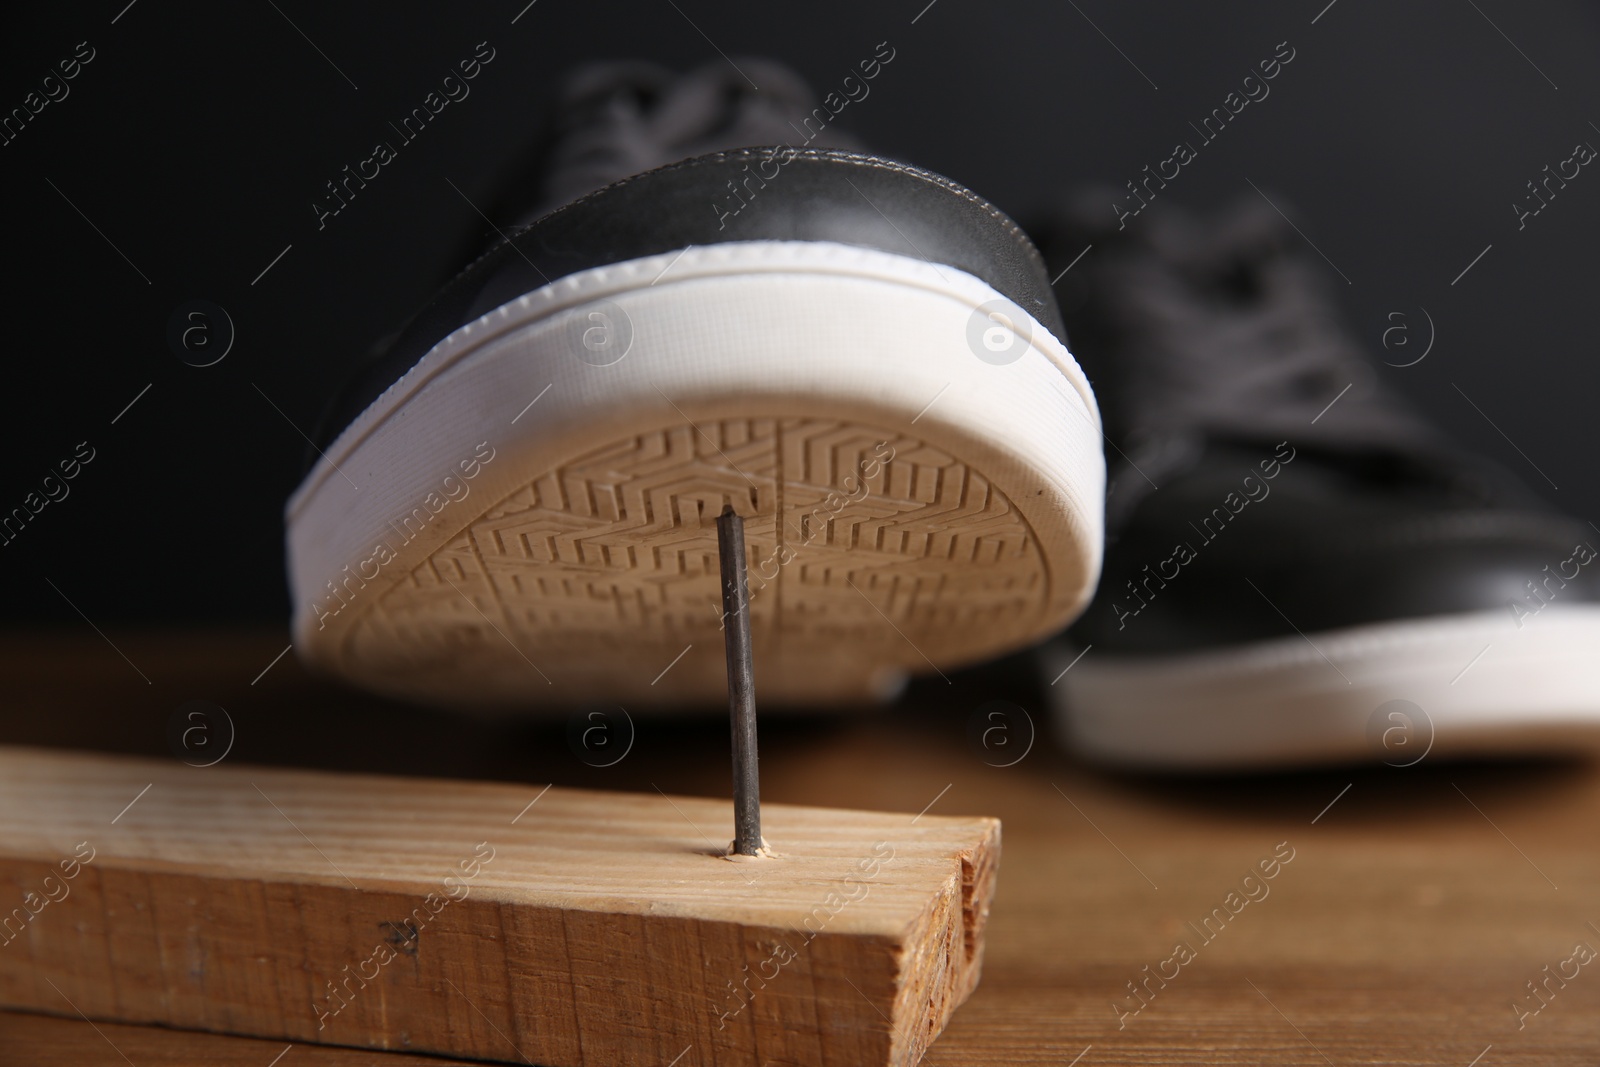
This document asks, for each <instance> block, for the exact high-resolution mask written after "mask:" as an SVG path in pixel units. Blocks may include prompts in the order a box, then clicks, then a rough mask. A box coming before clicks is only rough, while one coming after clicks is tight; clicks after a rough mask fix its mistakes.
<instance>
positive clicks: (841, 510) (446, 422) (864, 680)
mask: <svg viewBox="0 0 1600 1067" xmlns="http://www.w3.org/2000/svg"><path fill="white" fill-rule="evenodd" d="M997 302H998V303H997ZM997 307H998V308H1001V309H1002V313H1003V318H1002V319H998V320H996V319H990V318H989V317H988V312H989V311H992V310H994V309H995V308H997ZM999 322H1009V323H1010V324H1011V326H1012V327H1014V329H1013V330H1012V331H1011V332H1009V333H1008V332H1005V331H1002V332H1001V333H999V334H994V333H990V332H986V331H992V330H993V329H994V328H995V325H996V323H999ZM985 339H987V340H989V341H991V342H993V343H994V344H993V345H992V346H991V350H985V351H990V352H991V354H990V355H986V357H985V358H980V355H979V351H980V350H981V349H982V348H983V345H982V342H983V341H984V340H985ZM994 347H998V348H999V349H1000V350H1001V352H1002V355H1001V356H1000V357H998V358H995V357H993V356H992V348H994ZM1100 441H1101V437H1100V423H1099V416H1098V412H1097V411H1096V408H1095V404H1094V399H1093V395H1092V393H1091V391H1090V389H1089V386H1088V384H1087V382H1086V380H1085V379H1084V377H1083V375H1082V373H1081V371H1080V370H1079V369H1078V366H1077V364H1076V362H1075V361H1073V359H1072V357H1071V355H1070V354H1068V352H1067V351H1066V349H1065V348H1063V347H1062V345H1061V344H1060V343H1059V342H1058V341H1057V340H1056V338H1054V337H1053V336H1051V335H1050V334H1049V333H1048V331H1046V330H1045V329H1044V328H1043V327H1042V326H1040V325H1039V324H1038V323H1037V322H1035V321H1033V320H1032V319H1031V317H1029V316H1028V315H1027V314H1026V312H1024V311H1022V309H1020V308H1017V307H1016V306H1015V305H1013V304H1011V303H1010V302H1009V301H1006V300H1004V298H1002V297H1001V296H1000V295H999V294H998V293H997V292H996V291H995V290H993V289H992V288H991V287H989V286H988V285H986V284H985V283H983V282H982V281H980V280H978V279H977V278H974V277H972V276H970V275H968V274H965V273H963V272H961V271H959V270H956V269H954V268H951V267H948V266H938V265H934V264H930V263H925V262H922V261H919V260H915V259H910V258H907V257H903V256H896V255H891V254H888V253H883V252H877V251H871V250H866V249H861V248H856V247H853V246H846V245H838V244H832V243H825V242H748V243H737V244H723V245H715V246H708V247H691V248H688V249H684V250H682V251H679V252H677V253H674V254H667V255H661V256H652V257H649V258H646V259H641V260H635V261H630V262H626V263H619V264H615V265H613V266H609V267H606V268H602V269H596V270H591V271H585V272H583V273H581V274H577V275H573V276H570V277H567V278H563V279H560V280H559V281H557V282H556V283H554V284H553V285H549V286H546V287H544V288H542V289H540V290H537V291H535V292H532V293H529V294H527V295H526V296H523V297H521V298H519V299H518V300H515V301H512V302H511V303H509V304H506V305H504V306H502V307H500V308H498V309H496V310H495V311H493V312H491V313H490V314H488V315H485V316H484V317H483V318H481V319H479V320H477V321H476V322H473V323H471V324H469V325H467V326H464V327H462V328H461V329H459V330H457V331H456V332H455V333H453V334H451V335H450V336H449V337H448V338H446V339H445V340H443V341H441V342H440V343H439V344H438V345H436V346H435V347H434V348H433V350H431V351H430V352H429V353H428V354H427V355H426V356H425V357H424V358H423V359H422V360H421V361H420V362H419V363H418V365H417V366H416V367H415V368H413V369H412V370H411V371H409V372H408V373H407V374H406V375H405V376H404V377H402V378H401V379H400V380H399V381H398V382H396V383H395V384H394V385H393V386H392V387H391V388H390V389H389V390H388V391H387V392H386V393H385V394H384V395H383V396H382V397H380V398H379V399H378V400H377V401H375V402H374V403H373V404H372V405H371V406H370V407H369V408H368V410H367V411H366V412H364V413H363V414H362V415H361V416H360V417H359V418H358V419H356V420H355V421H354V422H353V423H352V424H351V425H350V426H349V427H348V428H347V429H346V430H345V431H344V433H343V434H341V435H340V437H339V438H338V439H337V440H336V441H335V442H334V443H333V444H332V446H330V447H329V449H328V450H327V457H326V461H325V462H319V463H318V465H317V467H316V468H315V469H314V470H313V471H312V473H311V474H310V475H308V476H307V479H306V481H305V483H304V484H303V485H302V486H301V488H300V490H299V491H298V492H297V493H296V495H295V496H294V498H293V499H291V501H290V503H289V508H288V523H289V543H290V577H291V587H292V591H293V594H294V598H295V605H296V614H295V622H294V635H295V644H296V647H297V649H298V650H299V651H300V653H301V654H302V656H304V657H306V658H307V659H308V660H310V661H311V662H312V663H313V664H315V665H317V666H319V667H321V668H323V669H325V670H328V671H330V672H332V673H335V674H338V675H341V676H344V677H345V678H347V679H349V680H351V681H354V682H356V683H358V684H361V685H363V686H366V687H369V688H372V689H376V690H379V691H382V692H385V693H389V694H392V695H395V696H400V697H403V698H408V699H414V700H421V701H428V702H434V703H444V704H451V705H462V706H475V707H489V708H493V707H499V708H507V709H532V708H537V707H538V706H540V705H542V704H549V705H566V704H571V703H573V702H591V701H606V702H614V703H620V704H622V705H623V706H624V707H640V708H643V707H649V706H662V705H684V704H715V703H716V702H718V701H720V700H722V699H723V698H724V693H725V685H726V670H725V665H724V661H723V647H722V646H723V634H722V631H721V622H722V619H721V606H720V584H719V580H718V575H717V562H716V560H717V550H716V533H715V525H714V519H715V517H716V516H717V515H718V514H719V513H720V512H721V510H722V508H723V506H724V505H725V504H732V505H733V507H734V508H735V510H736V511H738V512H739V513H740V514H741V515H743V516H744V517H745V528H746V535H747V541H748V563H749V570H750V584H751V589H752V599H751V605H750V618H751V624H752V627H753V631H754V644H755V655H756V686H757V695H758V698H759V699H761V700H762V701H763V702H764V703H767V704H786V705H793V706H804V705H819V704H827V703H832V702H837V701H841V700H844V701H861V700H867V699H872V698H874V697H878V696H882V695H884V694H886V693H888V692H891V691H892V690H893V689H894V688H895V687H896V686H897V685H898V684H899V682H900V681H901V680H902V679H903V678H904V676H905V675H906V674H907V673H916V672H940V673H943V672H945V671H948V670H950V669H953V668H955V667H957V666H960V665H962V664H965V663H970V662H974V661H978V660H982V659H985V658H989V657H991V656H994V655H997V654H1000V653H1003V652H1006V651H1009V650H1012V649H1015V648H1018V647H1022V646H1024V645H1026V644H1029V643H1031V642H1033V641H1036V640H1038V639H1040V638H1042V637H1045V636H1047V635H1049V634H1051V633H1053V632H1056V631H1058V630H1059V629H1060V628H1061V627H1062V626H1064V625H1065V624H1066V623H1067V622H1069V621H1070V620H1071V619H1072V618H1073V617H1075V616H1076V615H1077V613H1078V612H1079V611H1080V610H1081V609H1082V607H1083V605H1084V604H1085V602H1086V601H1087V598H1088V596H1089V594H1090V593H1091V591H1092V589H1093V586H1094V582H1095V579H1096V576H1097V574H1098V569H1099V562H1100V542H1101V500H1102V493H1103V485H1104V481H1103V479H1104V466H1103V460H1102V456H1101V450H1100Z"/></svg>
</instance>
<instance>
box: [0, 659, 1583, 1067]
mask: <svg viewBox="0 0 1600 1067" xmlns="http://www.w3.org/2000/svg"><path fill="white" fill-rule="evenodd" d="M109 636H110V638H111V640H112V641H114V642H115V644H116V648H115V649H113V648H112V647H110V646H109V645H108V644H107V643H106V642H105V641H103V640H102V639H101V638H100V637H98V636H97V635H95V634H93V633H87V634H86V635H85V634H79V633H76V632H74V633H67V634H50V635H42V636H41V635H22V634H14V635H9V636H8V637H7V639H6V640H5V641H4V642H3V644H0V648H3V651H0V678H3V679H4V687H5V691H6V697H5V700H4V703H3V704H0V743H20V744H42V745H53V746H59V747H77V748H89V749H95V750H99V751H108V752H127V753H137V754H144V755H170V754H171V750H170V747H169V740H168V735H169V730H168V727H169V723H170V721H171V720H172V718H173V716H174V714H175V713H177V712H178V709H179V708H180V707H183V706H184V705H185V702H187V701H191V700H204V701H211V702H214V703H215V704H216V705H219V706H221V707H223V708H225V709H226V711H227V714H228V718H229V719H230V720H231V722H232V726H233V730H234V743H233V747H232V750H231V751H230V752H229V753H228V755H227V757H226V758H227V759H228V760H229V761H230V762H238V763H263V764H278V765H291V766H304V767H319V768H327V769H346V770H361V771H381V772H386V773H396V774H414V775H429V776H445V777H457V778H482V779H493V780H502V781H525V782H531V783H537V784H541V785H542V784H543V783H545V782H555V783H557V784H564V785H574V786H582V787H586V788H601V789H624V790H650V789H652V788H654V787H659V788H661V789H662V790H664V791H666V792H668V793H686V794H700V795H708V796H716V795H725V794H726V791H727V788H728V780H729V757H728V747H727V745H728V742H727V736H726V728H725V726H724V723H723V721H722V720H721V719H720V718H719V717H717V716H711V717H709V718H707V719H704V720H697V721H688V722H685V721H682V720H671V721H664V720H661V719H656V718H650V717H647V716H642V715H636V716H634V720H633V722H634V726H635V729H636V737H635V740H634V744H633V748H632V750H631V751H630V752H629V753H628V755H627V757H626V758H624V759H623V760H622V761H621V762H619V763H617V764H616V765H614V766H611V767H607V768H597V767H590V766H588V765H586V764H584V763H582V762H580V761H579V759H578V758H577V757H576V756H575V755H574V754H573V752H572V750H571V749H570V748H569V746H568V743H567V739H566V721H565V718H560V719H556V720H546V721H543V722H538V721H533V722H517V721H511V722H506V721H500V722H495V721H488V722H485V721H480V720H475V719H469V718H461V717H458V716H454V715H450V714H447V713H444V712H440V711H434V710H430V709H422V708H410V707H405V706H402V705H396V704H392V703H387V702H383V701H379V700H375V699H372V698H368V697H365V696H362V695H360V694H354V693H350V692H348V691H346V690H343V689H341V688H339V687H337V686H335V685H333V684H331V683H328V682H326V681H322V680H319V679H315V678H312V677H309V676H307V675H306V674H305V673H304V672H303V671H302V670H301V669H300V667H299V666H298V664H297V663H296V662H295V660H294V657H293V656H292V655H289V656H285V657H284V658H283V659H282V660H279V661H277V662H276V663H275V664H274V665H273V666H271V668H270V670H267V671H266V673H265V674H262V673H261V672H262V670H263V668H265V667H267V666H268V664H269V663H270V662H272V660H273V657H274V656H276V655H277V654H278V652H279V651H281V650H282V648H283V646H284V645H285V644H286V639H285V638H284V637H283V636H281V635H280V634H275V633H262V632H259V631H255V632H242V631H241V632H228V631H217V632H211V633H165V634H160V633H140V634H134V633H122V632H116V631H113V632H111V633H110V635H109ZM119 650H120V652H119ZM124 656H125V657H126V659H124V658H123V657H124ZM758 678H759V676H758ZM146 679H148V681H146ZM252 679H255V681H254V682H253V683H252ZM992 700H1006V701H1010V702H1012V703H1013V704H1015V705H1017V706H1019V707H1021V708H1022V709H1024V710H1025V711H1026V712H1027V713H1028V714H1029V716H1030V717H1031V720H1032V722H1033V724H1034V725H1035V726H1036V727H1037V737H1036V739H1035V743H1034V744H1033V747H1032V748H1031V750H1028V751H1027V754H1026V756H1024V757H1023V758H1021V759H1020V760H1018V761H1017V762H1016V763H1014V764H1013V765H1011V766H1004V767H1001V766H993V765H992V764H996V763H1002V762H1007V761H1009V760H1011V759H1013V758H1015V756H1016V755H1017V754H1020V753H1021V752H1023V751H1024V744H1025V742H1026V737H1025V736H1024V735H1025V733H1026V729H1027V725H1026V722H1024V721H1023V720H1020V719H1016V720H1014V721H1013V725H1012V727H1011V731H1012V733H1011V735H1009V739H1010V742H1011V744H1010V747H1008V748H1005V749H1002V748H999V747H993V748H989V749H985V748H984V747H983V746H982V745H981V744H979V743H978V742H977V741H976V740H975V738H974V734H975V731H973V730H972V729H971V728H970V727H971V723H972V720H973V717H974V716H975V715H977V714H978V713H979V710H980V709H981V708H985V706H986V705H987V703H988V702H989V701H992ZM1045 708H1046V705H1045V701H1044V698H1043V696H1042V695H1041V694H1040V693H1039V692H1038V691H1037V690H1036V689H1035V688H1034V687H1033V685H1031V684H1030V683H1029V682H1028V680H1027V679H1026V678H1025V677H1024V675H1023V672H1021V671H1019V670H1015V669H1011V670H1008V669H1006V668H1005V667H998V668H992V669H990V670H988V671H986V672H984V673H983V674H981V675H979V674H968V675H960V676H956V677H955V678H954V679H953V682H952V684H950V685H945V684H944V683H942V682H940V681H939V680H938V679H935V680H934V681H933V682H932V683H931V684H927V683H919V684H918V685H917V686H915V687H914V688H913V691H912V692H911V693H910V694H909V695H908V697H907V698H906V699H905V700H904V701H902V703H901V704H900V705H899V706H898V707H896V708H895V709H893V710H890V711H887V712H875V713H868V714H861V715H857V716H853V717H850V718H843V719H841V718H839V717H837V716H829V717H817V718H811V719H805V718H801V719H793V718H791V719H780V718H778V717H776V716H768V717H767V718H766V719H764V721H763V726H762V730H763V732H762V737H761V745H762V747H761V754H762V792H763V797H764V798H765V799H767V800H772V801H788V802H793V803H801V804H817V805H827V806H834V807H845V808H870V809H883V810H895V811H904V812H909V813H916V812H919V811H921V810H923V809H925V808H926V809H928V810H931V811H934V812H938V813H941V814H974V815H994V816H998V817H999V818H1001V819H1002V820H1003V822H1004V856H1003V859H1002V862H1001V867H1000V880H999V891H998V895H997V898H996V900H995V905H994V910H993V913H992V916H991V920H990V925H989V938H988V950H987V957H986V962H985V967H984V975H983V981H982V984H981V985H980V986H979V988H978V991H977V993H976V994H974V995H973V997H972V999H971V1000H970V1001H969V1002H968V1003H967V1004H966V1005H965V1006H964V1007H963V1008H961V1009H960V1010H959V1011H958V1012H957V1013H956V1016H955V1019H954V1021H953V1022H952V1023H951V1025H950V1027H949V1028H948V1029H947V1030H946V1032H945V1034H944V1036H943V1037H941V1038H940V1039H939V1040H938V1041H937V1042H936V1043H935V1044H934V1046H933V1047H932V1049H931V1051H930V1052H929V1054H928V1056H927V1058H926V1059H925V1060H924V1063H928V1064H934V1065H939V1067H999V1065H1007V1067H1011V1065H1034V1064H1038V1065H1046V1064H1048V1065H1051V1067H1069V1065H1073V1064H1078V1065H1081V1067H1103V1065H1109V1064H1130V1065H1131V1064H1213V1063H1228V1064H1273V1065H1280V1064H1329V1065H1337V1067H1344V1065H1346V1064H1358V1063H1360V1064H1376V1063H1384V1064H1446V1065H1456V1067H1473V1065H1476V1067H1495V1065H1498V1064H1510V1063H1516V1064H1527V1065H1535V1064H1571V1065H1586V1067H1589V1065H1593V1064H1596V1063H1597V1062H1600V956H1597V955H1596V953H1597V952H1600V848H1597V845H1600V768H1597V767H1596V766H1594V765H1592V764H1589V763H1585V762H1581V761H1574V762H1539V763H1529V762H1521V763H1512V764H1498V765H1496V764H1447V763H1442V762H1431V761H1429V760H1427V759H1424V760H1423V761H1422V762H1420V763H1419V764H1417V765H1415V766H1412V767H1407V768H1391V767H1378V768H1375V769H1371V770H1363V771H1327V772H1316V773H1306V774H1296V775H1275V776H1251V777H1236V778H1221V779H1216V778H1201V779H1143V778H1136V777H1129V776H1115V775H1107V774H1103V773H1100V772H1097V771H1095V770H1093V769H1092V768H1088V767H1085V766H1083V765H1080V764H1078V763H1076V762H1075V761H1074V760H1073V759H1072V758H1071V757H1069V756H1067V755H1065V754H1063V753H1062V752H1061V750H1060V749H1059V748H1058V746H1057V745H1056V744H1055V743H1054V740H1053V737H1052V733H1051V729H1050V723H1049V719H1048V715H1047V713H1046V710H1045ZM216 722H217V723H218V724H220V722H221V720H220V719H217V720H216ZM215 728H216V729H217V731H218V739H219V740H220V739H221V733H222V731H223V730H224V729H225V727H224V726H222V725H217V726H216V727H215ZM990 740H991V741H995V740H998V738H995V737H991V739H990ZM212 751H216V750H215V749H213V750H212ZM195 773H204V771H203V770H197V771H196V772H195ZM1264 872H1266V873H1270V875H1271V877H1270V878H1269V877H1266V876H1265V873H1264ZM1208 918H1209V922H1208V921H1207V920H1208ZM1591 960H1592V961H1594V962H1595V965H1590V962H1591ZM1530 983H1531V984H1532V986H1530ZM1130 984H1131V985H1132V986H1133V987H1137V988H1138V989H1139V991H1140V993H1142V996H1140V995H1136V994H1135V993H1134V992H1132V991H1130ZM1532 987H1536V988H1537V989H1538V994H1539V995H1536V994H1535V993H1534V992H1533V991H1531V988H1532ZM280 1056H281V1058H278V1057H280ZM449 1062H455V1061H449V1060H441V1059H436V1058H424V1057H413V1056H407V1055H402V1054H397V1053H380V1052H367V1051H359V1050H350V1049H331V1048H318V1047H314V1046H309V1045H293V1046H287V1045H286V1044H285V1043H284V1042H273V1041H258V1040H251V1039H245V1038H237V1037H227V1036H220V1035H212V1034H188V1033H179V1032H175V1031H166V1030H159V1029H154V1028H143V1027H130V1026H116V1025H109V1024H95V1023H90V1022H88V1021H85V1020H83V1019H81V1018H79V1017H78V1016H77V1015H76V1014H75V1012H74V1011H73V1009H72V1007H71V1005H69V1004H67V1003H65V1002H63V1004H62V1005H61V1014H60V1016H59V1017H50V1016H42V1015H25V1014H15V1013H13V1014H6V1013H0V1064H4V1065H6V1067H13V1065H15V1067H35V1065H38V1067H44V1065H52V1067H53V1065H68V1064H70V1065H73V1067H101V1065H104V1067H124V1065H127V1064H132V1065H134V1067H159V1065H173V1067H191V1065H192V1067H201V1065H205V1067H234V1065H238V1067H274V1065H276V1067H311V1065H325V1067H412V1065H415V1067H422V1065H425V1064H432V1065H439V1064H444V1063H449ZM679 1067H692V1065H691V1064H689V1063H688V1062H685V1063H684V1064H682V1065H679Z"/></svg>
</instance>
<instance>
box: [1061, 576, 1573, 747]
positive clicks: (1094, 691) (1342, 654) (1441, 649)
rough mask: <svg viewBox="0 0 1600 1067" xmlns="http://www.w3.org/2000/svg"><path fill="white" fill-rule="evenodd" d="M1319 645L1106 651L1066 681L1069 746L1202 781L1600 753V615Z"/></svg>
mask: <svg viewBox="0 0 1600 1067" xmlns="http://www.w3.org/2000/svg"><path fill="white" fill-rule="evenodd" d="M1307 636H1308V637H1309V641H1308V640H1307V639H1306V638H1301V637H1292V638H1285V639H1281V640H1273V641H1264V642H1259V643H1256V644H1251V645H1248V646H1243V647H1237V648H1232V649H1228V650H1225V651H1217V652H1207V653H1198V654H1191V655H1184V656H1142V657H1115V658H1113V657H1104V658H1101V659H1098V660H1097V659H1096V657H1095V653H1094V651H1093V649H1092V648H1091V649H1090V650H1089V651H1088V652H1087V653H1086V654H1085V655H1084V656H1083V657H1082V659H1081V660H1080V661H1079V662H1078V663H1076V664H1075V665H1073V666H1072V667H1071V669H1070V670H1067V671H1066V673H1065V674H1060V675H1058V676H1057V678H1058V680H1057V683H1056V685H1057V688H1058V689H1060V690H1064V692H1063V693H1062V696H1061V698H1060V701H1059V703H1058V705H1057V710H1058V714H1059V723H1060V726H1061V728H1062V731H1063V733H1064V737H1065V739H1066V741H1067V742H1068V743H1069V745H1070V746H1071V747H1072V748H1073V749H1074V750H1076V751H1078V752H1080V753H1082V754H1083V755H1085V756H1087V757H1089V758H1092V759H1095V760H1098V761H1101V762H1106V763H1115V764H1121V765H1125V766H1133V767H1149V768H1168V769H1193V770H1206V769H1216V770H1225V769H1243V768H1269V767H1280V766H1281V767H1287V766H1294V765H1309V764H1317V763H1345V762H1355V763H1379V762H1381V763H1388V764H1390V765H1392V766H1407V765H1410V764H1412V763H1416V762H1420V761H1421V760H1422V759H1423V758H1426V757H1429V756H1431V757H1434V758H1438V757H1440V756H1451V757H1456V756H1471V755H1479V754H1482V755H1512V754H1523V755H1532V754H1540V753H1559V752H1564V751H1570V750H1572V749H1573V748H1574V747H1583V748H1596V747H1600V608H1594V607H1570V608H1563V607H1559V606H1557V605H1554V604H1552V605H1550V606H1549V607H1547V608H1545V609H1544V610H1542V611H1541V612H1540V613H1539V615H1538V616H1537V617H1536V618H1534V619H1533V620H1531V621H1529V622H1528V623H1527V624H1526V625H1525V626H1524V627H1522V628H1521V629H1518V627H1517V626H1516V623H1515V621H1514V620H1513V619H1512V616H1511V613H1510V612H1509V611H1506V612H1488V613H1482V614H1476V613H1475V614H1467V615H1451V616H1438V617H1432V618H1423V619H1410V620H1403V621H1396V622H1389V623H1382V624H1377V625H1371V626H1362V627H1356V628H1351V629H1347V630H1339V631H1330V632H1323V633H1314V634H1310V635H1307ZM1071 655H1076V652H1074V653H1072V654H1071ZM1071 655H1069V654H1068V653H1067V652H1065V651H1064V650H1058V651H1057V652H1056V653H1055V656H1056V657H1057V658H1058V659H1059V662H1058V663H1057V664H1056V665H1055V666H1054V668H1053V670H1054V671H1061V670H1062V669H1064V668H1065V667H1067V665H1068V664H1069V663H1070V662H1071Z"/></svg>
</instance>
